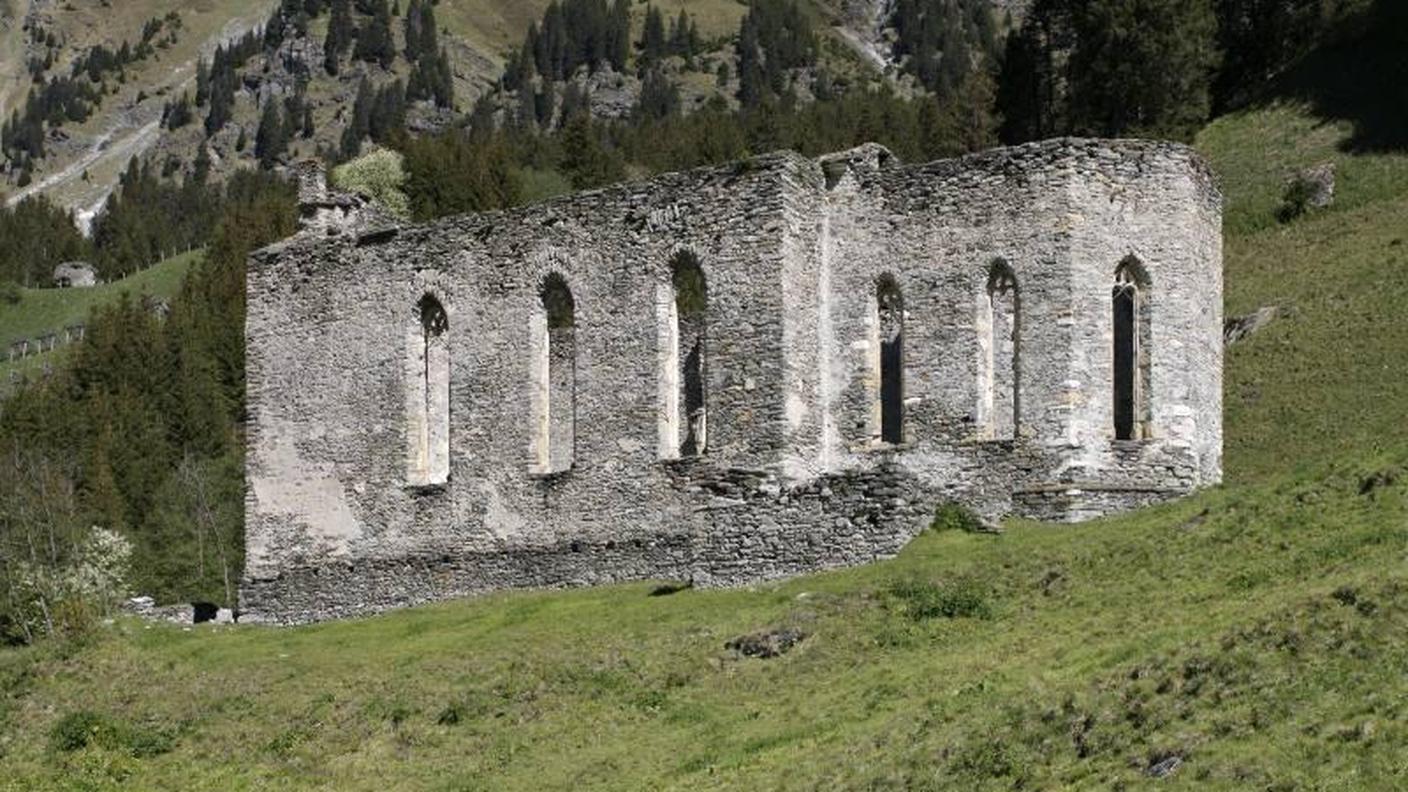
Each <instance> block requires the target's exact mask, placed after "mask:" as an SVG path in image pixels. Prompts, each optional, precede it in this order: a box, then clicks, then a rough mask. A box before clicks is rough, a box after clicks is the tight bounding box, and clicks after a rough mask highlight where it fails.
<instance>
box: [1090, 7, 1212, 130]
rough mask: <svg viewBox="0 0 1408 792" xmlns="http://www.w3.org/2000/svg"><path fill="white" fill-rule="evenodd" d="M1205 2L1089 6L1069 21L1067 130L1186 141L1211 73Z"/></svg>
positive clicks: (1207, 104)
mask: <svg viewBox="0 0 1408 792" xmlns="http://www.w3.org/2000/svg"><path fill="white" fill-rule="evenodd" d="M1216 34H1217V22H1216V17H1215V16H1214V15H1213V11H1212V3H1211V0H1091V2H1089V3H1086V4H1085V6H1084V7H1083V8H1082V9H1081V10H1080V11H1079V12H1078V13H1077V14H1076V15H1075V48H1074V50H1073V51H1072V52H1071V63H1070V75H1071V77H1070V96H1071V105H1070V106H1071V116H1072V121H1073V131H1075V132H1077V133H1079V134H1092V135H1100V136H1107V137H1117V136H1123V135H1129V134H1137V135H1149V136H1155V137H1172V138H1179V139H1185V140H1186V139H1189V138H1190V137H1191V136H1192V134H1193V132H1194V131H1195V130H1196V129H1197V128H1198V127H1199V126H1201V125H1202V123H1203V122H1204V121H1206V120H1207V118H1208V114H1209V111H1210V110H1211V106H1212V98H1211V90H1210V89H1211V80H1212V77H1213V73H1214V70H1215V69H1216V67H1217V64H1218V59H1219V55H1218V52H1217V42H1216Z"/></svg>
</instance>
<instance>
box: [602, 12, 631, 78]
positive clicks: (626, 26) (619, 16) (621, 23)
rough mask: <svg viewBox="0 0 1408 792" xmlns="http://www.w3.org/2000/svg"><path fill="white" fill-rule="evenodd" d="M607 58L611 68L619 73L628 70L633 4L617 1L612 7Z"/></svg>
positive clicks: (608, 30)
mask: <svg viewBox="0 0 1408 792" xmlns="http://www.w3.org/2000/svg"><path fill="white" fill-rule="evenodd" d="M606 35H607V45H606V58H607V61H608V62H610V64H611V68H612V69H614V70H616V71H617V72H624V71H625V70H626V61H627V60H628V59H629V58H630V56H631V2H630V0H616V1H615V3H613V4H612V6H611V19H610V22H609V27H608V29H607V33H606Z"/></svg>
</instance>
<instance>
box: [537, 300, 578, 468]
mask: <svg viewBox="0 0 1408 792" xmlns="http://www.w3.org/2000/svg"><path fill="white" fill-rule="evenodd" d="M540 296H541V299H542V311H541V312H540V313H539V315H538V316H537V318H536V319H535V321H534V324H533V327H534V334H535V335H536V336H537V338H536V339H535V343H534V349H535V352H536V357H537V359H536V361H535V365H534V370H535V377H534V379H535V380H536V381H535V386H536V387H535V388H534V391H535V393H534V402H535V408H536V414H537V432H536V436H535V440H534V449H533V450H534V463H533V467H534V470H535V471H536V472H539V473H556V472H559V471H563V470H567V469H568V468H571V467H572V462H573V457H574V452H575V446H576V423H577V338H576V326H577V322H576V304H575V303H574V302H573V300H572V291H571V289H569V288H567V282H566V281H565V280H563V279H562V276H561V275H558V274H557V273H552V274H550V275H548V277H547V278H546V279H544V281H543V288H542V293H541V295H540Z"/></svg>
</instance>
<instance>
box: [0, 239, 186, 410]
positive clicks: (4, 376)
mask: <svg viewBox="0 0 1408 792" xmlns="http://www.w3.org/2000/svg"><path fill="white" fill-rule="evenodd" d="M201 255H203V254H202V251H200V250H193V251H190V252H188V253H182V254H181V255H179V256H173V257H171V258H169V259H167V260H165V261H163V262H160V263H158V264H155V265H153V266H151V267H148V268H147V269H144V270H142V271H140V272H137V273H135V274H133V275H130V276H128V277H126V278H124V279H122V280H120V281H114V282H113V283H104V284H102V285H99V286H95V287H93V288H91V289H21V290H20V302H19V304H18V305H8V304H0V344H3V346H0V352H4V351H6V350H8V349H9V347H10V343H11V342H13V341H19V340H20V339H24V338H31V339H32V338H38V337H39V336H42V335H45V334H47V333H55V332H58V333H61V332H62V331H63V329H64V328H65V327H67V326H69V325H74V324H79V323H82V322H83V321H85V320H86V319H87V318H88V315H89V314H90V313H91V312H92V311H93V309H94V308H96V307H98V306H100V305H106V304H108V303H111V302H113V301H115V300H116V299H117V298H118V297H119V296H121V295H122V294H123V293H124V292H126V293H129V294H131V295H133V296H134V297H140V296H142V295H150V296H152V297H157V298H160V299H164V300H169V299H171V298H172V297H173V296H175V294H176V292H177V291H178V290H180V288H181V280H182V279H183V278H185V277H186V272H187V271H189V270H190V268H191V264H192V263H193V262H195V261H196V260H197V259H198V258H200V256H201ZM60 354H62V349H60V350H58V351H55V352H49V353H45V354H44V355H38V356H33V357H29V358H26V359H24V360H20V361H15V362H14V363H10V362H8V361H6V360H4V359H0V383H7V382H8V380H9V376H10V371H12V370H14V371H21V372H24V373H33V372H37V371H39V370H40V369H41V368H42V367H43V364H44V362H45V361H50V362H52V361H53V360H55V356H56V355H60ZM0 387H4V386H3V385H0Z"/></svg>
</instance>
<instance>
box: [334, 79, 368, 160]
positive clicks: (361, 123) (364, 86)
mask: <svg viewBox="0 0 1408 792" xmlns="http://www.w3.org/2000/svg"><path fill="white" fill-rule="evenodd" d="M375 102H376V96H375V95H374V94H373V93H372V84H371V82H370V81H368V80H367V78H366V77H365V76H364V77H362V81H361V82H360V83H358V84H357V98H356V100H354V101H353V102H352V118H351V119H349V120H348V122H347V128H346V129H344V130H343V131H342V144H341V146H340V149H339V156H340V157H341V158H342V160H344V161H346V160H350V159H353V158H354V157H356V156H357V155H358V154H360V153H362V140H363V139H365V138H366V137H367V135H368V134H369V133H370V132H371V123H372V107H373V105H374V103H375Z"/></svg>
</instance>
